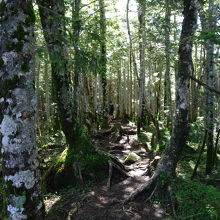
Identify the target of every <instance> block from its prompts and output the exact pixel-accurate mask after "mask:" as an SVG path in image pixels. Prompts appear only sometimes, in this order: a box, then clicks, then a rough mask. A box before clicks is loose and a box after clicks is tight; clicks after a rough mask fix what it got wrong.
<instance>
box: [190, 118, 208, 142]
mask: <svg viewBox="0 0 220 220" xmlns="http://www.w3.org/2000/svg"><path fill="white" fill-rule="evenodd" d="M204 133H205V131H204V118H203V117H198V118H197V120H196V121H195V122H193V123H190V124H189V138H188V141H189V142H193V143H201V142H202V140H203V138H204Z"/></svg>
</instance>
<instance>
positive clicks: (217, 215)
mask: <svg viewBox="0 0 220 220" xmlns="http://www.w3.org/2000/svg"><path fill="white" fill-rule="evenodd" d="M174 192H175V196H176V198H177V201H178V208H177V213H178V218H179V219H192V220H201V219H205V220H219V219H220V205H219V204H220V192H219V191H218V190H217V189H216V188H215V187H213V186H207V185H204V184H201V183H199V182H196V181H192V180H181V181H180V182H178V183H177V184H175V186H174Z"/></svg>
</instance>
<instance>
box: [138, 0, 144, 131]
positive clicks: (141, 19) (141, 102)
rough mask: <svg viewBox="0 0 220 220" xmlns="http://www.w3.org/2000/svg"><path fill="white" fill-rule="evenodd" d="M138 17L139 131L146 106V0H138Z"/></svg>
mask: <svg viewBox="0 0 220 220" xmlns="http://www.w3.org/2000/svg"><path fill="white" fill-rule="evenodd" d="M138 19H139V23H140V29H139V37H140V80H139V82H140V83H139V87H140V88H139V111H138V120H137V121H138V122H137V131H138V133H139V132H140V128H141V125H142V121H143V112H144V107H145V100H144V99H145V68H146V66H145V63H146V62H145V59H146V58H145V46H146V45H145V44H146V32H145V19H146V1H143V0H138Z"/></svg>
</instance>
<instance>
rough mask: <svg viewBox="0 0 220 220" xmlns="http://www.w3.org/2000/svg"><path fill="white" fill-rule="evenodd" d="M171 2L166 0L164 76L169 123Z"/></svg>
mask: <svg viewBox="0 0 220 220" xmlns="http://www.w3.org/2000/svg"><path fill="white" fill-rule="evenodd" d="M170 17H171V4H170V0H165V24H164V32H165V55H166V70H165V78H164V109H165V110H169V114H168V124H169V121H170V118H171V115H172V113H171V107H172V105H171V77H170V53H171V50H170V49H171V48H170V28H171V22H170Z"/></svg>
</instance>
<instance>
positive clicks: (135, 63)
mask: <svg viewBox="0 0 220 220" xmlns="http://www.w3.org/2000/svg"><path fill="white" fill-rule="evenodd" d="M129 2H130V0H128V1H127V6H126V20H127V30H128V37H129V45H130V53H131V58H132V62H133V68H134V74H135V76H136V77H137V81H138V84H140V82H139V76H138V68H137V62H136V56H135V52H134V49H133V42H132V38H131V30H130V22H129V15H128V14H129Z"/></svg>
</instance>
